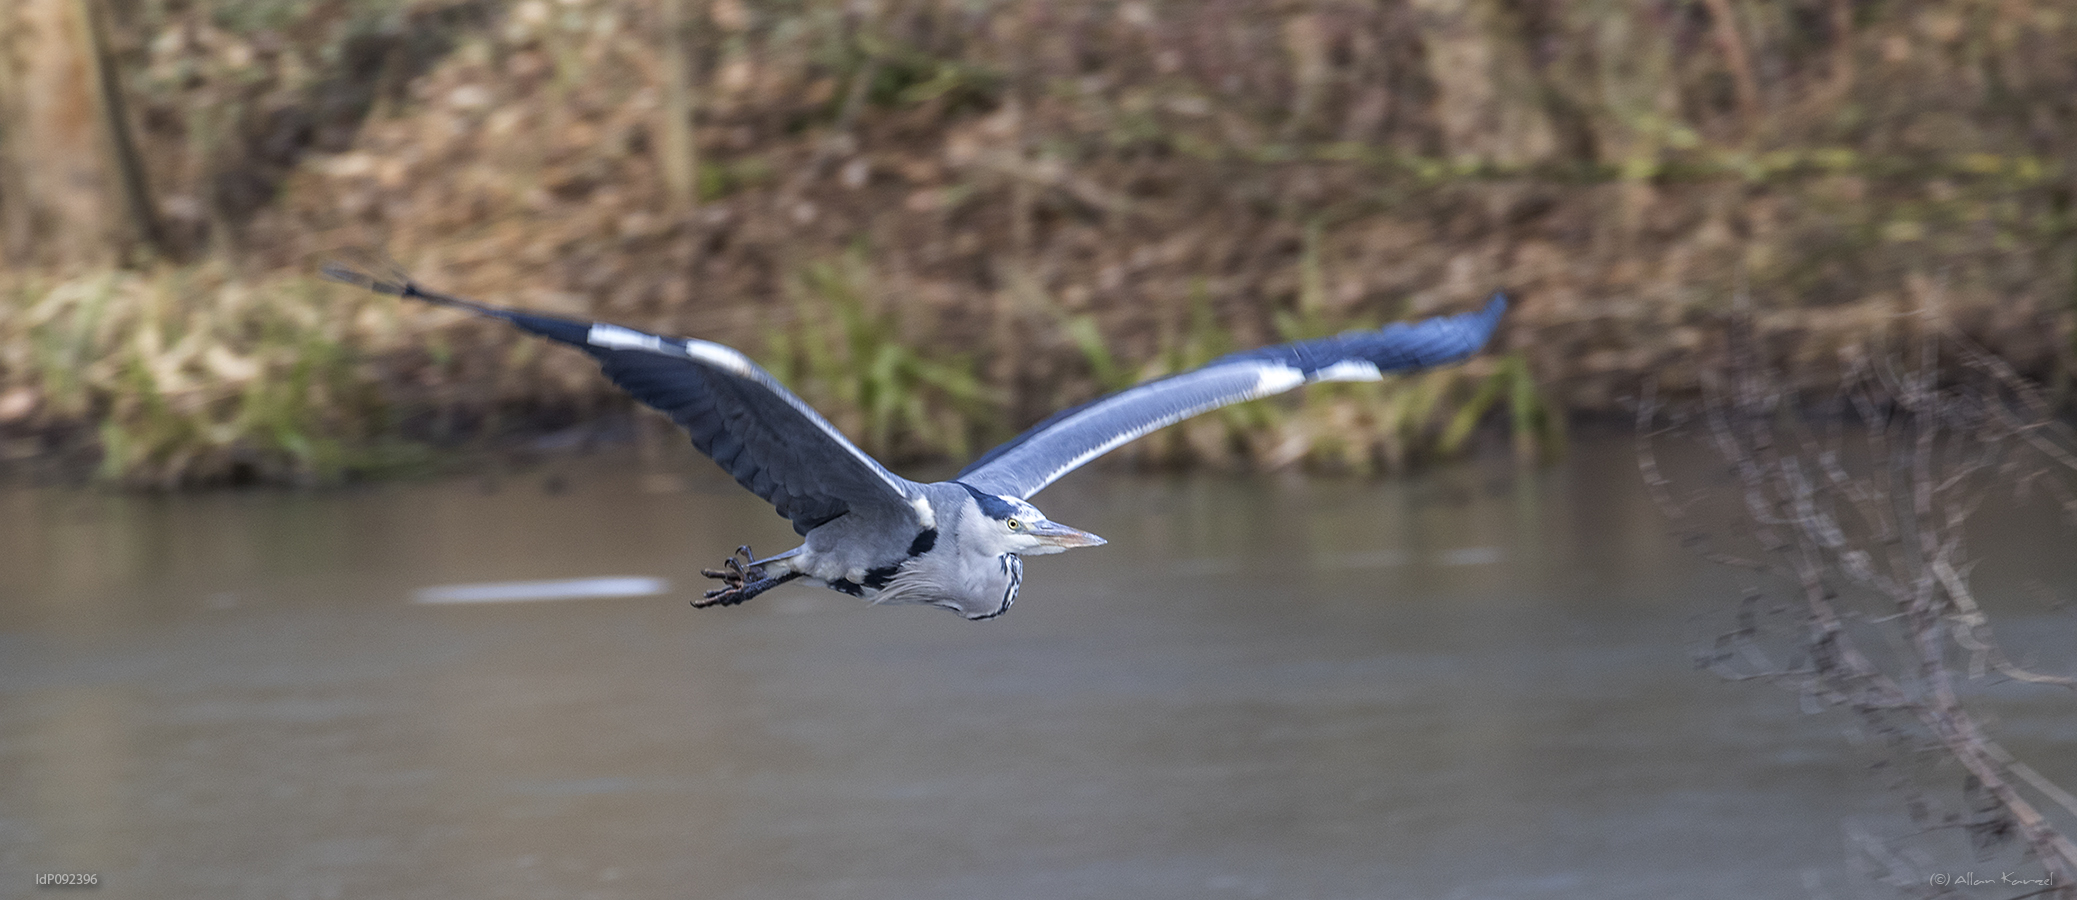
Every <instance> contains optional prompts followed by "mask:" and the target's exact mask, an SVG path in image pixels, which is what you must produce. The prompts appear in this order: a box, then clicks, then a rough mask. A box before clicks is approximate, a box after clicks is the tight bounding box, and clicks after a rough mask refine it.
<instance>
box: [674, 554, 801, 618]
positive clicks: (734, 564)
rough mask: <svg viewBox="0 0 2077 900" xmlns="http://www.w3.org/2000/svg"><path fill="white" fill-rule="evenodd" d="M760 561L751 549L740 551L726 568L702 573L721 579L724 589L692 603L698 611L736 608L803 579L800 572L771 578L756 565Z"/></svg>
mask: <svg viewBox="0 0 2077 900" xmlns="http://www.w3.org/2000/svg"><path fill="white" fill-rule="evenodd" d="M754 559H756V557H755V556H752V555H751V553H750V548H749V546H747V545H746V546H742V547H737V548H736V554H735V555H734V556H731V557H729V558H728V559H726V560H724V561H723V562H722V565H723V566H725V568H721V569H701V570H700V574H701V575H705V576H707V577H708V578H718V579H721V583H722V585H723V587H718V588H715V589H713V590H711V591H708V592H707V593H706V596H705V597H704V598H702V599H699V600H694V601H692V605H693V606H695V607H701V608H704V607H708V606H734V605H736V604H738V603H741V602H743V601H745V600H748V599H750V598H752V597H755V596H757V595H759V594H762V593H764V592H765V591H769V590H771V589H772V588H775V587H778V586H779V585H782V584H785V583H786V582H789V581H792V580H794V579H796V578H799V577H801V573H799V572H787V573H785V574H783V575H775V576H770V577H767V576H766V575H765V570H764V567H763V566H760V565H754V564H753V563H752V560H754Z"/></svg>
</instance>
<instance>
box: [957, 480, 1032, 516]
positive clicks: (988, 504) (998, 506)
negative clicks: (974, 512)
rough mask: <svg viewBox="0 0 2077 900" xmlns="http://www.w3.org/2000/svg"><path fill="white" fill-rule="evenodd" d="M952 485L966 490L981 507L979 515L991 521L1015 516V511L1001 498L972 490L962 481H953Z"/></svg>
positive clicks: (971, 487) (970, 486)
mask: <svg viewBox="0 0 2077 900" xmlns="http://www.w3.org/2000/svg"><path fill="white" fill-rule="evenodd" d="M952 483H953V484H956V485H959V486H960V487H963V488H966V492H967V493H969V494H972V495H974V502H975V503H978V504H980V506H981V515H984V516H987V517H988V518H991V519H1007V518H1009V517H1011V516H1014V515H1016V514H1017V511H1016V510H1014V509H1011V508H1010V505H1009V504H1007V503H1004V502H1002V498H1001V497H997V496H995V495H994V494H989V493H985V492H982V491H977V490H974V488H973V486H972V485H969V484H967V483H966V482H964V481H955V482H952Z"/></svg>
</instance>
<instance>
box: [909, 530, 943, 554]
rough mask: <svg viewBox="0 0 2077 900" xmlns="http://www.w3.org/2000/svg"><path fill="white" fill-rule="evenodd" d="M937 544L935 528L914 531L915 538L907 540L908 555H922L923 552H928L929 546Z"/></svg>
mask: <svg viewBox="0 0 2077 900" xmlns="http://www.w3.org/2000/svg"><path fill="white" fill-rule="evenodd" d="M937 545H938V530H937V529H935V528H925V529H923V530H922V531H919V532H917V533H916V539H915V540H913V541H910V542H909V555H910V556H922V555H923V554H925V553H929V552H930V548H932V547H935V546H937Z"/></svg>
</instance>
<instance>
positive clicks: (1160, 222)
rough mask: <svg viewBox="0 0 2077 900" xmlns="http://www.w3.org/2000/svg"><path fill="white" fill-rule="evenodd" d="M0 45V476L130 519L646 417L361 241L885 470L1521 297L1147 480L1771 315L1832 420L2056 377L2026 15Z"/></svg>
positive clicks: (714, 15) (670, 20) (239, 30)
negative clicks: (678, 352) (649, 346)
mask: <svg viewBox="0 0 2077 900" xmlns="http://www.w3.org/2000/svg"><path fill="white" fill-rule="evenodd" d="M7 15H8V16H9V18H8V21H7V23H6V25H7V27H6V28H5V29H4V36H0V41H4V44H0V49H4V53H5V59H6V62H7V64H6V66H5V67H4V69H0V71H4V80H0V104H4V105H0V150H4V153H0V238H4V241H0V243H4V253H5V260H6V263H7V266H6V269H5V274H4V276H0V298H4V301H5V302H4V304H0V434H4V435H5V438H4V440H5V443H4V445H0V455H4V456H5V457H6V458H7V459H9V460H17V461H18V460H23V459H28V458H31V457H40V456H44V455H47V454H60V455H63V454H67V453H70V454H74V455H75V458H87V459H90V460H97V461H99V465H100V466H101V474H103V475H104V476H106V477H109V478H116V479H127V480H131V481H134V482H137V483H145V484H182V483H191V482H223V481H234V482H249V481H297V480H335V479H337V478H340V477H342V476H343V475H347V474H351V473H354V472H365V471H375V470H380V469H382V468H384V467H386V466H394V465H399V464H407V463H409V462H410V461H411V460H413V459H414V458H416V457H417V456H418V455H419V451H420V450H422V449H423V447H424V446H425V445H427V444H429V443H430V444H432V445H440V444H443V443H451V442H453V441H455V440H456V439H459V438H464V437H469V436H476V435H483V434H496V433H501V432H506V431H508V430H516V431H519V432H528V431H531V432H534V433H540V432H542V431H547V430H554V429H558V428H563V427H567V426H570V425H573V424H578V423H587V422H597V421H600V419H601V417H602V416H607V415H611V414H624V412H625V410H626V404H625V401H623V400H621V399H620V398H619V397H618V396H617V394H616V392H614V391H612V390H611V388H610V387H609V386H607V385H605V384H604V383H603V382H602V381H601V380H599V379H598V378H596V377H594V376H593V375H592V374H591V370H590V365H589V363H588V362H587V361H585V360H583V359H582V358H579V357H575V356H573V355H571V354H557V353H541V352H540V348H537V347H535V346H533V345H531V344H527V343H525V342H515V341H512V340H510V339H509V338H508V336H506V335H505V334H503V333H500V332H498V331H496V330H495V329H489V328H484V327H481V326H480V325H477V324H469V323H457V322H456V321H455V317H453V316H452V315H450V314H442V313H438V312H433V311H427V310H422V309H413V308H406V307H404V306H402V305H400V304H398V303H395V302H394V301H390V300H385V299H380V298H372V297H359V296H355V295H353V294H352V292H350V291H347V290H345V289H343V288H336V287H332V286H328V285H322V284H319V283H317V282H315V281H314V280H313V277H312V276H313V273H314V272H315V270H316V268H317V266H318V265H319V264H320V263H321V262H322V261H323V260H324V259H326V258H327V257H328V256H329V255H331V254H334V253H337V252H338V251H339V250H340V249H341V248H346V247H356V246H358V247H373V248H379V249H383V250H386V251H387V252H388V253H390V254H391V255H393V256H394V257H395V258H396V259H397V260H398V261H399V262H401V263H402V264H403V265H404V266H405V267H407V268H408V269H409V270H410V271H411V272H413V273H414V274H415V275H416V276H418V277H419V278H420V279H421V280H423V281H425V282H426V283H428V284H430V285H433V286H436V287H439V288H441V289H444V290H447V291H449V292H453V293H460V294H464V295H469V296H477V297H481V298H484V299H488V300H493V301H500V302H506V303H511V304H518V305H523V306H527V307H530V308H534V309H539V310H546V311H552V312H561V313H566V314H571V315H583V316H591V317H598V318H607V319H612V320H614V321H617V322H621V323H625V324H628V325H631V326H635V327H642V328H649V329H656V330H661V331H666V332H672V333H689V334H697V335H699V336H701V337H704V338H708V339H713V340H719V341H723V342H727V343H730V344H732V345H735V346H739V347H742V348H744V349H745V350H746V351H748V352H751V353H752V354H753V355H756V356H758V358H760V359H761V360H763V361H765V362H766V363H767V364H768V365H769V367H770V368H772V369H774V370H775V371H777V372H779V373H780V374H781V375H782V377H785V378H786V379H787V380H788V381H789V383H792V384H794V385H795V386H796V388H797V389H799V390H800V391H801V392H802V393H803V394H804V395H806V396H807V397H808V398H809V399H810V400H811V401H812V402H814V403H816V404H817V405H818V406H819V407H820V408H823V409H825V410H827V411H829V412H830V413H831V414H832V416H833V418H835V419H836V421H837V422H838V423H839V424H840V425H842V426H843V427H845V429H846V430H847V431H849V432H850V433H852V434H854V435H857V436H858V437H860V439H861V440H863V441H864V442H865V443H866V444H867V445H868V446H869V448H870V449H872V450H874V451H875V452H878V453H882V454H885V455H888V456H892V457H896V458H953V459H956V458H959V457H961V456H965V455H969V454H971V453H973V452H974V449H975V447H976V446H977V445H985V444H987V443H991V442H992V441H993V440H994V439H998V438H1001V437H1005V436H1007V435H1008V434H1011V433H1014V431H1016V430H1017V429H1018V428H1020V427H1021V426H1023V425H1026V424H1029V423H1030V422H1033V421H1036V420H1037V419H1038V418H1040V417H1042V416H1043V414H1045V413H1046V412H1049V411H1051V410H1053V409H1057V408H1059V407H1060V406H1061V405H1062V404H1065V403H1068V402H1072V401H1076V400H1079V399H1083V398H1086V397H1088V396H1091V395H1093V394H1095V393H1097V392H1100V391H1102V390H1105V389H1110V388H1115V387H1118V386H1121V385H1124V384H1127V383H1130V382H1132V381H1135V380H1138V379H1140V378H1142V377H1145V376H1148V375H1152V374H1158V373H1160V372H1162V371H1168V370H1173V369H1177V368H1182V367H1187V366H1190V365H1194V364H1196V363H1198V362H1202V361H1203V360H1205V359H1208V358H1210V357H1211V356H1213V355H1216V354H1218V353H1220V352H1225V351H1227V350H1230V349H1234V348H1238V347H1248V346H1254V345H1258V344H1262V343H1266V342H1272V341H1277V340H1283V339H1289V338H1298V337H1309V336H1315V335H1318V334H1324V333H1330V332H1332V331H1336V330H1341V329H1344V328H1350V327H1356V326H1362V325H1375V324H1377V323H1380V322H1383V321H1389V320H1393V319H1398V318H1405V317H1414V316H1422V315H1429V314H1434V313H1438V312H1444V311H1451V310H1461V309H1466V308H1470V307H1471V306H1472V305H1473V304H1475V303H1477V302H1478V301H1480V300H1482V299H1483V298H1484V297H1485V296H1486V295H1488V294H1490V293H1492V292H1493V291H1496V290H1505V291H1507V292H1509V293H1510V295H1511V296H1513V297H1514V298H1515V299H1516V301H1517V305H1516V307H1515V309H1514V311H1513V312H1512V313H1511V314H1510V316H1509V320H1508V325H1507V329H1506V332H1505V334H1504V336H1503V338H1502V341H1501V343H1500V346H1499V347H1498V348H1497V352H1494V353H1491V354H1488V355H1487V356H1486V357H1484V358H1482V359H1480V360H1478V361H1475V362H1474V363H1473V364H1471V365H1470V366H1467V367H1465V368H1464V369H1462V370H1458V371H1454V372H1452V373H1450V374H1446V375H1441V376H1436V377H1434V378H1431V379H1426V380H1414V381H1411V382H1408V383H1407V384H1404V385H1401V386H1387V387H1373V388H1344V389H1339V390H1338V391H1336V392H1316V394H1315V397H1316V401H1317V402H1315V403H1312V404H1309V405H1307V406H1305V407H1303V409H1302V411H1294V410H1290V409H1285V408H1281V407H1278V408H1269V407H1264V408H1261V409H1256V410H1253V411H1241V412H1237V413H1228V414H1226V415H1224V416H1221V417H1218V418H1217V419H1215V420H1214V421H1212V422H1209V423H1201V424H1199V425H1197V426H1195V427H1193V428H1188V429H1183V430H1181V431H1180V432H1179V434H1180V436H1174V437H1170V438H1165V439H1163V440H1162V441H1156V442H1154V443H1153V444H1150V445H1148V446H1145V447H1142V448H1140V450H1139V452H1141V453H1142V454H1145V455H1150V456H1153V457H1158V458H1160V459H1163V460H1178V461H1194V462H1198V463H1215V464H1219V465H1227V466H1235V467H1251V468H1252V467H1259V468H1279V467H1286V466H1294V465H1309V466H1313V467H1315V468H1319V469H1325V470H1356V471H1370V470H1378V469H1398V468H1402V467H1404V466H1405V465H1406V464H1407V463H1408V462H1409V461H1411V460H1415V459H1418V458H1421V457H1424V456H1439V455H1450V454H1453V453H1455V452H1457V451H1458V450H1460V449H1461V448H1462V447H1463V446H1464V444H1465V442H1466V440H1467V439H1468V436H1469V435H1470V434H1471V433H1472V432H1473V431H1474V430H1475V429H1474V428H1473V427H1472V426H1473V425H1475V424H1476V423H1477V420H1479V419H1480V418H1482V417H1485V416H1488V415H1489V414H1490V416H1491V418H1492V420H1493V422H1494V424H1493V425H1492V426H1490V427H1493V428H1495V429H1505V430H1506V431H1510V432H1512V433H1513V434H1514V438H1513V440H1514V442H1515V443H1516V444H1517V445H1518V446H1517V449H1518V451H1519V452H1520V453H1521V454H1522V455H1524V456H1531V455H1535V454H1537V453H1545V452H1548V450H1549V449H1551V448H1552V447H1553V446H1554V445H1555V444H1556V442H1557V440H1558V438H1559V430H1560V426H1561V425H1562V423H1563V422H1564V421H1565V420H1566V419H1567V418H1568V417H1576V416H1580V415H1588V414H1593V413H1603V412H1620V411H1621V407H1622V405H1623V402H1624V398H1625V397H1627V396H1629V395H1631V394H1632V393H1634V389H1635V385H1636V383H1637V379H1638V377H1639V376H1640V375H1642V374H1645V373H1651V374H1654V375H1656V376H1657V377H1658V378H1659V379H1660V380H1661V382H1662V385H1663V388H1664V389H1665V390H1667V391H1669V392H1673V393H1676V394H1677V393H1680V392H1692V391H1693V390H1694V388H1695V384H1696V379H1697V378H1698V373H1699V372H1700V371H1704V370H1706V369H1707V368H1708V367H1709V366H1710V365H1712V362H1711V360H1712V357H1713V356H1714V354H1715V349H1714V345H1713V342H1712V340H1711V339H1710V337H1709V336H1710V335H1711V334H1712V333H1713V331H1712V322H1713V321H1714V316H1716V315H1717V314H1719V313H1720V311H1721V310H1722V309H1724V308H1725V307H1726V306H1727V305H1728V303H1729V297H1730V296H1731V295H1732V293H1734V289H1735V288H1736V287H1737V286H1738V285H1739V284H1741V283H1742V284H1744V285H1747V286H1748V287H1749V288H1750V290H1751V293H1752V295H1753V297H1754V298H1755V301H1756V303H1757V304H1758V305H1759V307H1760V309H1761V312H1762V316H1761V321H1760V326H1761V329H1762V332H1763V333H1764V334H1765V335H1766V336H1767V337H1768V338H1769V341H1768V346H1769V347H1770V353H1771V354H1772V355H1773V360H1772V361H1773V362H1775V363H1776V364H1777V365H1778V366H1779V367H1780V368H1781V369H1782V370H1783V371H1784V372H1785V373H1786V374H1787V375H1788V377H1790V378H1791V379H1792V381H1793V382H1794V383H1795V384H1797V385H1799V386H1802V387H1805V388H1825V387H1828V386H1830V385H1831V384H1832V383H1834V380H1835V379H1836V370H1837V368H1838V367H1839V365H1840V364H1841V361H1842V360H1851V359H1853V358H1856V357H1865V356H1867V355H1868V354H1870V353H1876V354H1878V355H1879V353H1880V352H1881V348H1883V347H1887V346H1893V345H1897V344H1900V343H1901V342H1904V341H1907V340H1908V339H1909V338H1910V337H1911V335H1912V334H1913V333H1914V331H1915V330H1917V329H1919V328H1920V327H1921V326H1922V325H1923V323H1924V322H1926V321H1927V320H1928V317H1930V318H1932V319H1937V320H1940V321H1943V322H1945V323H1948V324H1951V325H1952V326H1953V327H1955V328H1957V329H1959V330H1960V331H1961V332H1962V333H1964V334H1967V335H1969V336H1970V337H1972V338H1974V339H1975V340H1977V341H1978V342H1980V343H1982V344H1983V345H1985V346H1987V347H1990V348H1991V349H1992V350H1994V351H1995V352H1996V353H1998V354H1999V355H2001V356H2002V357H2004V358H2005V359H2007V360H2008V361H2010V362H2011V363H2012V364H2013V365H2014V366H2016V367H2017V368H2018V369H2019V370H2020V371H2021V372H2023V373H2026V374H2028V375H2031V376H2034V377H2037V378H2043V379H2050V380H2053V381H2054V383H2056V384H2062V383H2064V382H2065V381H2067V378H2068V376H2067V370H2068V368H2069V366H2068V363H2067V360H2068V358H2069V357H2070V356H2071V349H2070V347H2071V340H2072V337H2071V336H2072V321H2073V312H2072V304H2073V302H2077V287H2073V285H2077V274H2073V273H2077V268H2073V266H2077V262H2073V250H2077V248H2073V244H2072V238H2071V224H2070V223H2071V221H2072V219H2071V217H2072V211H2071V200H2072V189H2073V183H2072V179H2073V178H2077V174H2073V167H2072V160H2073V155H2077V130H2073V123H2077V90H2073V88H2077V74H2073V54H2077V49H2073V48H2077V15H2073V14H2072V13H2071V12H2070V11H2069V10H2068V9H2067V8H2066V7H2065V5H2064V4H2061V3H2057V2H2047V0H2042V2H2030V0H1999V2H1995V3H1993V2H1906V0H1897V2H1887V0H1885V2H1869V0H1785V2H1772V0H1770V2H1764V3H1761V2H1742V0H1667V2H1656V0H1655V2H1600V0H1589V2H1576V3H1536V2H1501V0H1476V2H1454V0H1450V2H1427V0H1419V2H1380V3H1368V2H1365V3H1356V2H1347V3H1343V2H1327V0H1319V2H1299V0H1291V2H1241V0H1210V2H1202V3H1174V4H1164V3H1157V2H1093V0H1092V2H1079V0H1063V2H1047V3H996V2H970V0H959V2H933V0H875V2H864V0H850V2H835V0H830V2H821V0H792V2H759V3H753V2H746V0H659V2H606V0H568V2H566V0H538V2H536V0H526V2H517V3H499V2H462V3H434V2H415V0H412V2H407V0H394V2H392V0H365V2H300V0H261V2H240V3H213V2H204V0H194V2H166V0H19V2H16V3H13V4H10V6H9V7H8V11H7ZM1460 414H1461V415H1460ZM1156 445H1159V446H1156Z"/></svg>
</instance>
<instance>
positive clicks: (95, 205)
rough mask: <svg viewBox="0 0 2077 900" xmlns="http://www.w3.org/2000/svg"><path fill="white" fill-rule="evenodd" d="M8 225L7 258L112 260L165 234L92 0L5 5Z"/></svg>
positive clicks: (0, 112)
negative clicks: (145, 176)
mask: <svg viewBox="0 0 2077 900" xmlns="http://www.w3.org/2000/svg"><path fill="white" fill-rule="evenodd" d="M0 31H4V32H5V33H6V34H7V35H8V38H9V39H8V42H7V44H6V45H5V46H4V48H0V54H4V55H0V68H4V70H5V72H4V74H0V122H4V123H6V124H5V126H4V127H5V129H6V130H5V132H4V133H0V168H4V169H5V170H6V175H5V176H4V179H0V204H4V207H5V209H4V212H0V227H5V229H6V247H7V250H8V255H9V256H10V257H12V258H15V259H18V260H19V259H35V260H41V261H44V262H49V263H56V264H58V265H61V266H85V265H108V264H111V263H115V262H118V261H120V260H122V258H123V257H124V256H125V255H127V254H126V251H127V250H128V249H129V248H133V247H139V246H142V247H153V246H155V245H156V243H157V240H158V227H157V218H156V216H155V215H154V214H153V207H152V201H151V194H150V191H149V189H148V187H147V185H146V183H145V178H144V167H143V162H142V160H141V158H140V157H139V156H138V153H137V148H136V144H135V142H134V141H133V139H132V137H131V134H130V128H129V121H128V113H127V110H126V109H125V106H124V103H123V94H122V86H121V83H120V80H119V79H118V77H117V73H116V71H115V66H114V60H113V58H112V56H111V55H110V53H109V52H108V49H107V41H106V39H105V36H106V34H107V31H106V24H105V22H103V21H101V19H100V16H99V14H98V10H97V9H96V6H95V2H94V0H18V2H16V3H13V4H11V5H9V6H8V7H7V8H6V9H5V11H0Z"/></svg>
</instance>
